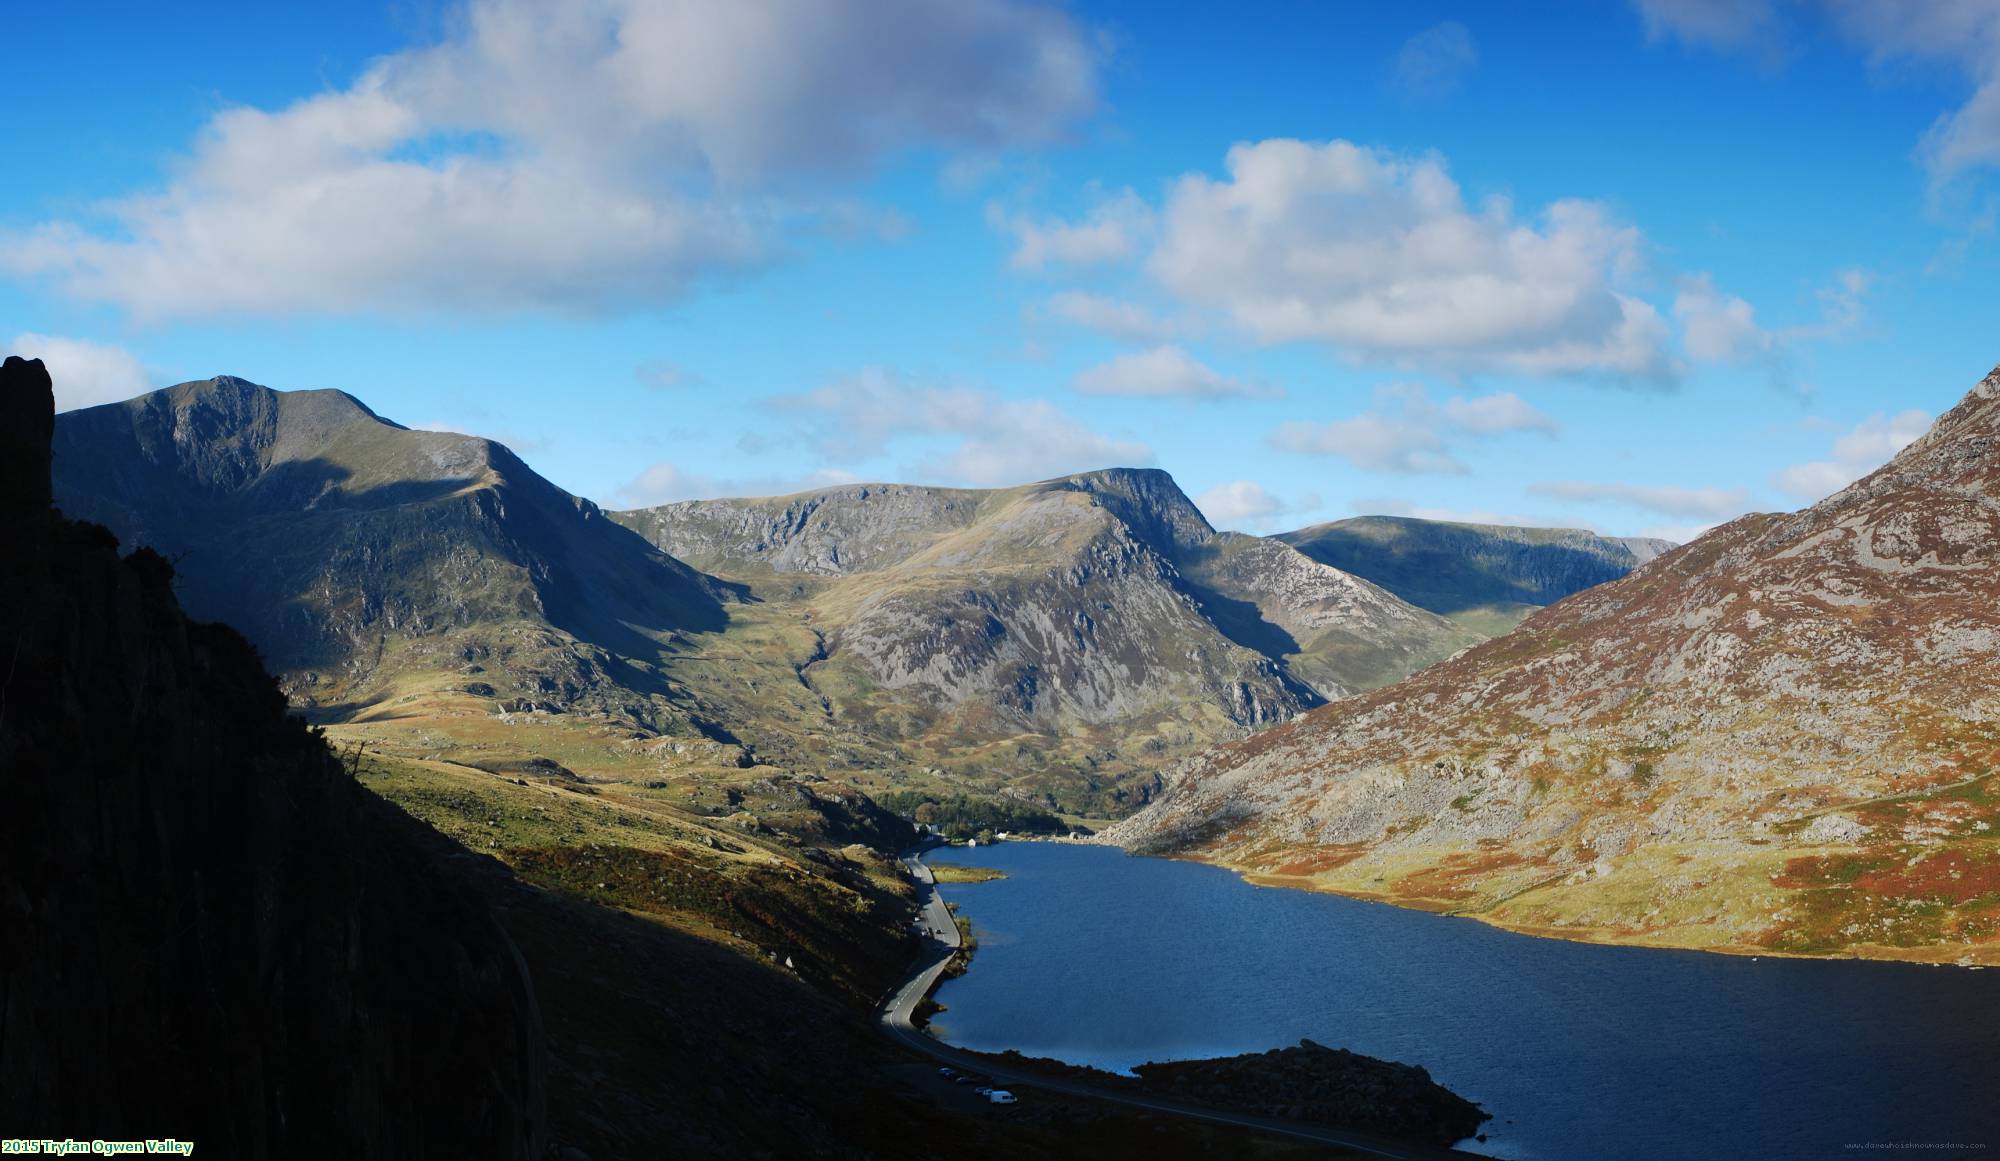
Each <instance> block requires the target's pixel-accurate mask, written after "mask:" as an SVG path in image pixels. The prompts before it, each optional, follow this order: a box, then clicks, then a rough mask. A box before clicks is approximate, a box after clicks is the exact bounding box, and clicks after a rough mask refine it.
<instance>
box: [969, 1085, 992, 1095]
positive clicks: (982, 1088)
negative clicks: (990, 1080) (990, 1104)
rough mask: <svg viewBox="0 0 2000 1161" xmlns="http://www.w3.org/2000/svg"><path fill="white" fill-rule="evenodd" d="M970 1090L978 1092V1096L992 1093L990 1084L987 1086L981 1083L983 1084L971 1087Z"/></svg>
mask: <svg viewBox="0 0 2000 1161" xmlns="http://www.w3.org/2000/svg"><path fill="white" fill-rule="evenodd" d="M972 1091H973V1092H976V1093H978V1094H979V1095H980V1096H992V1095H993V1089H992V1088H991V1087H990V1086H988V1085H983V1084H982V1085H980V1086H979V1087H978V1088H975V1089H973V1090H972Z"/></svg>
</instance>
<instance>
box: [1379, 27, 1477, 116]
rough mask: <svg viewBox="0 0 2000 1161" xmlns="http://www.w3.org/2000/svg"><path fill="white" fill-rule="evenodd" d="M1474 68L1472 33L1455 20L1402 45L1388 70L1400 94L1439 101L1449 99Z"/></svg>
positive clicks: (1417, 35) (1475, 51)
mask: <svg viewBox="0 0 2000 1161" xmlns="http://www.w3.org/2000/svg"><path fill="white" fill-rule="evenodd" d="M1478 64H1479V48H1478V46H1477V45H1475V44H1474V43H1473V40H1472V33H1471V32H1470V31H1469V30H1467V28H1466V27H1465V25H1463V24H1460V23H1459V22H1457V21H1456V20H1447V21H1445V22H1444V23H1442V24H1434V25H1432V26H1431V27H1429V28H1426V29H1424V30H1423V31H1422V32H1419V33H1417V34H1416V35H1415V36H1412V37H1411V38H1410V39H1408V40H1406V41H1404V42H1403V47H1402V48H1401V49H1399V50H1398V51H1397V53H1396V58H1395V60H1394V62H1392V66H1391V68H1392V73H1393V75H1394V77H1395V79H1396V85H1397V87H1398V88H1400V89H1402V90H1403V92H1405V93H1407V94H1409V95H1410V96H1412V97H1420V98H1425V99H1430V100H1439V99H1442V98H1444V97H1448V96H1450V95H1451V93H1452V90H1454V89H1456V88H1458V86H1459V83H1460V82H1461V81H1463V80H1464V79H1465V75H1466V74H1467V73H1469V72H1471V71H1472V70H1473V68H1474V66H1476V65H1478Z"/></svg>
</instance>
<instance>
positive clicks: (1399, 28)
mask: <svg viewBox="0 0 2000 1161" xmlns="http://www.w3.org/2000/svg"><path fill="white" fill-rule="evenodd" d="M15 41H16V44H17V46H18V51H17V53H16V55H15V64H14V67H16V68H17V69H25V70H26V72H25V75H21V74H19V73H17V79H16V85H15V91H16V92H17V93H26V94H32V99H31V100H29V101H20V102H16V103H14V105H13V107H12V108H10V110H9V111H8V112H7V113H6V114H5V115H4V116H5V120H4V121H0V135H4V140H5V144H6V146H7V155H8V156H9V157H10V159H12V162H13V164H12V165H11V166H10V172H9V180H8V181H7V182H6V183H4V185H0V342H5V343H8V344H9V345H10V349H15V350H21V351H24V352H26V353H31V354H41V355H43V356H44V357H46V358H47V359H48V360H49V362H50V363H51V366H52V369H53V370H54V371H55V373H56V375H57V378H58V381H59V392H60V393H61V394H62V396H63V399H62V402H64V403H66V404H69V405H82V404H87V403H94V402H102V401H105V400H108V399H114V398H123V397H125V396H127V395H130V394H133V393H136V392H138V391H142V390H145V389H148V388H150V387H156V386H161V385H165V384H168V383H172V382H176V381H180V380H183V379H189V378H200V377H206V376H209V375H212V374H217V373H224V372H226V373H232V374H237V375H242V376H244V377H246V378H250V379H253V380H256V381H258V382H262V383H266V384H269V385H271V386H274V387H280V388H304V387H338V388H341V389H344V390H347V391H349V392H351V393H353V394H355V395H357V396H358V397H360V398H361V399H363V400H364V401H366V402H367V403H369V404H370V405H371V406H373V407H374V408H375V409H376V410H377V411H379V412H381V413H382V414H384V415H387V416H389V417H391V418H394V419H396V420H398V421H400V422H403V423H406V424H409V425H412V426H426V427H448V428H452V429H457V430H464V431H471V432H476V433H479V434H483V435H490V436H492V437H494V438H497V439H500V440H502V441H503V442H506V443H508V444H510V445H511V446H513V447H515V448H516V449H517V450H518V451H520V452H521V453H522V454H523V455H524V456H525V457H526V458H527V459H528V460H529V462H531V463H532V464H534V465H535V466H536V467H537V468H539V469H540V470H541V471H543V472H544V473H545V474H547V475H549V476H550V477H551V478H552V479H554V480H555V481H556V482H558V483H559V484H561V485H563V486H564V487H567V488H569V489H571V490H572V491H576V492H579V493H581V494H584V495H587V496H590V497H592V498H594V499H597V500H599V501H601V502H604V503H607V504H612V505H620V506H622V505H628V504H637V503H644V502H658V501H663V500H669V499H679V498H687V497H691V496H707V495H726V494H743V493H768V492H774V491H786V490H794V489H799V488H805V487H810V486H816V485H819V484H822V483H827V482H832V481H837V480H849V479H871V480H874V479H896V480H920V481H928V482H939V483H956V484H967V485H975V486H984V485H994V484H1004V483H1014V482H1022V481H1026V480H1030V479H1036V478H1042V477H1046V476H1049V475H1054V474H1059V473H1062V472H1067V471H1074V470H1082V469H1087V468H1092V467H1102V466H1109V465H1112V464H1121V463H1122V464H1150V465H1155V466H1159V467H1163V468H1166V469H1168V470H1169V471H1171V472H1173V473H1174V475H1175V476H1176V478H1177V479H1179V481H1180V482H1181V484H1182V486H1183V487H1184V488H1186V489H1187V490H1188V492H1189V493H1190V494H1193V495H1196V496H1197V497H1198V499H1199V501H1200V502H1201V503H1202V505H1203V507H1204V508H1205V509H1206V510H1207V511H1208V512H1209V514H1210V516H1211V518H1213V519H1215V520H1216V521H1217V522H1218V523H1221V524H1225V525H1229V526H1235V527H1242V528H1246V529H1249V530H1253V531H1274V530H1278V529H1281V528H1287V527H1294V526H1298V525H1301V524H1304V523H1309V522H1312V521H1316V520H1323V519H1332V518H1337V517H1340V516H1345V515H1351V514H1355V513H1360V512H1403V513H1415V514H1424V515H1439V516H1446V517H1454V518H1471V519H1500V520H1509V521H1522V522H1534V523H1553V524H1570V525H1582V526H1589V527H1594V528H1599V529H1602V530H1605V531H1608V532H1616V533H1626V534H1632V533H1654V534H1661V535H1668V536H1672V537H1675V538H1683V537H1686V536H1690V535H1692V534H1694V533H1695V532H1696V531H1697V530H1699V529H1700V528H1702V527H1705V526H1707V525H1710V524H1713V523H1715V522H1717V521H1719V520H1722V519H1726V518H1728V517H1730V516H1733V515H1735V514H1737V513H1739V512H1742V511H1747V510H1754V509H1774V508H1789V507H1796V506H1798V505H1800V504H1802V503H1805V502H1809V501H1810V500H1812V499H1815V498H1817V497H1818V496H1819V495H1823V494H1825V492H1827V491H1829V490H1831V489H1833V488H1835V487H1838V486H1840V485H1841V484H1843V483H1845V482H1846V481H1847V480H1849V479H1852V478H1854V477H1855V476H1857V475H1859V474H1861V473H1862V472H1865V471H1867V470H1869V469H1871V468H1872V467H1874V466H1875V465H1876V464H1878V463H1880V462H1881V461H1882V460H1883V459H1884V458H1886V456H1888V455H1889V454H1891V453H1892V452H1893V451H1894V449H1895V448H1896V447H1897V446H1900V444H1901V443H1902V442H1906V441H1907V440H1908V439H1910V438H1912V437H1913V436H1914V435H1916V434H1918V433H1919V432H1921V431H1922V429H1923V427H1924V425H1925V424H1926V423H1927V422H1928V419H1929V418H1930V417H1931V416H1933V415H1935V414H1936V413H1937V412H1939V411H1941V410H1943V409H1944V408H1946V407H1948V406H1950V405H1951V404H1952V403H1954V402H1955V401H1956V400H1957V399H1958V398H1959V397H1960V396H1961V395H1962V394H1963V393H1964V392H1965V391H1966V390H1967V389H1968V388H1969V387H1970V386H1971V385H1972V384H1973V383H1974V382H1976V381H1977V380H1978V379H1979V378H1980V377H1981V376H1982V375H1984V374H1985V373H1986V372H1987V371H1988V370H1989V369H1991V368H1992V367H1993V365H1994V363H1995V362H1996V361H2000V330H1996V328H1995V326H1994V324H1995V322H1996V318H1995V309H1994V308H1995V305H1996V295H1995V293H1994V292H1993V290H1992V289H1991V288H1992V287H1993V285H1994V275H1995V273H1996V266H2000V242H1996V240H1995V239H1994V238H1993V236H1992V234H1993V224H1994V208H1993V207H1994V200H1993V199H1994V190H1995V185H1994V182H1995V175H1994V173H1993V168H1994V167H1995V165H1996V164H2000V5H1995V4H1993V3H1991V2H1989V0H1909V2H1907V3H1903V2H1891V0H1729V2H1723V0H1602V2H1599V3H1585V2H1581V0H1578V2H1574V3H1539V4H1526V3H1521V4H1511V3H1495V2H1483V3H1461V4H1443V3H1437V4H1405V5H1374V4H1358V3H1357V4H1330V3H1329V4H1297V5H1281V4H1269V5H1229V6H1215V7H1213V8H1211V9H1207V10H1204V11H1184V10H1182V6H1178V5H1174V6H1169V5H1154V4H1110V3H1106V4H1093V3H1075V4H1069V5H1062V4H1055V3H1046V2H1041V0H963V2H957V3H935V2H931V0H758V2H755V3H750V2H744V3H736V4H731V5H727V6H723V5H703V4H672V3H657V4H655V3H643V2H639V0H578V2H576V3H570V4H564V5H560V6H556V5H545V4H537V3H531V2H529V0H479V2H477V3H474V4H471V5H470V6H463V5H430V4H422V3H410V2H406V0H397V2H395V3H392V4H388V5H379V6H373V7H371V6H370V5H367V4H339V5H333V4H327V5H309V4H300V5H290V6H277V5H247V4H246V5H240V6H238V5H221V4H218V5H212V6H209V7H207V8H205V9H203V10H200V11H187V10H180V11H175V12H173V13H172V14H171V15H168V14H165V13H163V12H162V11H161V10H160V9H159V7H158V6H145V7H142V6H136V5H135V6H132V7H130V8H123V7H116V6H109V7H107V6H95V5H75V6H45V7H44V8H43V9H42V10H39V11H36V12H32V13H30V14H29V15H28V16H27V17H26V24H25V31H24V34H23V32H22V31H21V30H17V34H16V37H15Z"/></svg>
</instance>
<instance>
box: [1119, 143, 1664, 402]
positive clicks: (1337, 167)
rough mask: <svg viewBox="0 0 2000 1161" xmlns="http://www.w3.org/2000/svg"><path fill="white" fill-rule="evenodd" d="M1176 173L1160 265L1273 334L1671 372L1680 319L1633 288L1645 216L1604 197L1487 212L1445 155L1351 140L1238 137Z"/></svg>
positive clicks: (1497, 364) (1460, 365)
mask: <svg viewBox="0 0 2000 1161" xmlns="http://www.w3.org/2000/svg"><path fill="white" fill-rule="evenodd" d="M1224 168H1225V170H1226V176H1225V177H1224V178H1222V179H1220V180H1218V179H1215V178H1211V177H1209V176H1207V175H1204V174H1189V175H1186V176H1184V177H1182V178H1180V179H1179V180H1178V181H1177V182H1175V183H1174V185H1173V186H1172V188H1171V190H1170V192H1169V194H1168V196H1167V199H1166V203H1165V206H1164V209H1163V210H1162V212H1161V221H1160V227H1159V228H1160V235H1161V237H1160V242H1159V244H1158V246H1157V247H1156V248H1155V250H1154V251H1153V253H1152V256H1151V259H1150V262H1149V267H1150V269H1151V271H1152V273H1153V274H1154V276H1155V277H1157V278H1158V279H1159V280H1160V282H1161V283H1163V284H1164V285H1165V286H1166V287H1168V288H1169V289H1170V290H1172V291H1174V292H1175V293H1176V294H1178V295H1179V296H1181V297H1182V298H1183V299H1185V300H1187V301H1188V302H1191V303H1195V304H1198V305H1202V306H1207V307H1212V308H1215V309H1217V310H1220V311H1222V312H1223V313H1224V314H1225V315H1226V316H1227V317H1228V318H1230V319H1231V320H1233V321H1234V322H1235V323H1236V324H1237V325H1238V326H1239V327H1241V328H1242V329H1243V330H1245V331H1246V332H1248V333H1249V334H1250V335H1251V336H1252V337H1254V338H1256V339H1258V340H1261V341H1263V342H1268V343H1278V342H1289V341H1297V340H1312V341H1319V342H1325V343H1328V344H1331V345H1333V346H1335V347H1338V348H1340V349H1342V350H1345V351H1347V352H1350V353H1352V354H1355V355H1358V356H1361V357H1364V358H1370V359H1377V360H1386V361H1390V362H1395V363H1400V364H1406V365H1411V366H1424V367H1434V368H1440V369H1448V370H1486V371H1498V372H1511V373H1519V374H1528V375H1586V376H1599V377H1607V378H1616V379H1623V380H1645V381H1652V382H1666V381H1670V380H1671V379H1673V378H1674V377H1675V375H1676V373H1677V368H1676V365H1675V362H1674V360H1673V358H1672V357H1671V355H1670V354H1669V352H1668V348H1667V340H1668V337H1669V336H1668V327H1667V325H1666V322H1665V321H1664V320H1663V319H1662V318H1661V317H1660V314H1659V312H1658V311H1657V310H1656V309H1655V308H1654V307H1653V306H1652V305H1651V304H1649V303H1647V302H1644V301H1642V300H1641V299H1638V298H1636V297H1633V296H1632V295H1631V294H1628V293H1626V292H1625V291H1624V290H1623V289H1621V287H1622V286H1623V284H1624V283H1625V282H1627V281H1628V280H1630V279H1631V278H1633V277H1635V276H1636V275H1637V274H1638V273H1639V272H1640V271H1641V270H1642V268H1643V266H1644V248H1645V247H1644V243H1643V240H1642V239H1641V237H1640V235H1639V232H1638V230H1636V229H1635V228H1633V227H1631V226H1627V225H1623V224H1620V223H1619V222H1617V221H1616V220H1614V219H1613V218H1612V216H1611V214H1610V212H1609V211H1608V210H1606V209H1605V208H1604V207H1603V206H1601V205H1598V204H1596V203H1594V202H1589V201H1580V200H1564V201H1558V202H1555V203H1554V204H1552V205H1550V206H1549V207H1547V208H1546V209H1545V210H1543V211H1542V212H1541V213H1540V214H1539V215H1538V216H1537V217H1536V218H1535V219H1534V220H1532V221H1523V220H1519V219H1517V218H1516V216H1515V214H1514V212H1513V208H1512V206H1511V205H1510V204H1509V203H1508V202H1507V201H1505V200H1504V199H1492V200H1489V201H1487V202H1486V203H1484V204H1483V205H1482V206H1480V207H1478V208H1476V209H1474V208H1469V207H1468V206H1467V205H1466V204H1465V200H1464V197H1463V196H1462V194H1461V193H1460V190H1459V187H1458V185H1457V183H1455V182H1454V181H1453V180H1452V179H1451V177H1450V175H1449V174H1448V173H1447V171H1446V169H1445V164H1444V162H1443V160H1442V159H1440V158H1438V157H1436V156H1434V155H1427V156H1416V157H1409V156H1401V155H1396V154H1392V153H1389V152H1386V151H1382V150H1377V149H1368V148H1364V147H1361V146H1358V145H1354V144H1352V143H1350V142H1346V141H1327V142H1318V143H1315V142H1308V141H1297V140H1290V139H1273V140H1266V141H1260V142H1255V143H1250V144H1239V145H1236V146H1234V147H1233V148H1231V149H1230V150H1229V153H1228V156H1227V158H1226V160H1225V163H1224Z"/></svg>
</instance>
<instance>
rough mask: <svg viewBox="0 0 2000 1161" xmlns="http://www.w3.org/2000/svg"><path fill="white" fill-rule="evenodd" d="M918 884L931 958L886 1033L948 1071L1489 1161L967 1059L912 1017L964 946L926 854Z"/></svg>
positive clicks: (1222, 1120)
mask: <svg viewBox="0 0 2000 1161" xmlns="http://www.w3.org/2000/svg"><path fill="white" fill-rule="evenodd" d="M903 865H904V866H905V867H907V868H908V869H909V871H910V874H911V876H912V877H913V878H915V879H916V880H917V882H919V883H920V884H922V885H923V886H924V888H925V892H924V905H923V910H922V912H921V916H922V919H923V924H924V929H925V932H926V934H927V935H928V936H929V938H930V944H931V946H930V949H929V953H928V954H926V955H925V956H924V957H923V959H922V960H921V961H919V966H918V968H917V970H916V972H915V974H913V975H911V976H910V978H909V979H907V980H905V981H904V982H903V985H902V986H901V987H899V988H897V989H896V990H895V992H894V993H892V994H891V995H890V996H889V998H888V999H887V1000H886V1001H884V1002H883V1005H882V1030H883V1031H884V1032H885V1033H887V1034H888V1035H889V1036H890V1037H891V1038H892V1039H894V1040H896V1041H898V1042H899V1043H901V1044H904V1045H906V1046H907V1047H910V1048H913V1049H915V1050H916V1051H918V1052H921V1053H923V1054H924V1055H926V1056H929V1057H932V1058H934V1059H937V1060H942V1061H944V1062H945V1063H946V1064H950V1065H953V1066H955V1067H958V1068H961V1069H964V1070H966V1071H968V1072H976V1073H979V1074H980V1075H982V1076H990V1077H992V1078H993V1079H994V1080H996V1081H1005V1082H1007V1083H1008V1084H1010V1085H1018V1086H1020V1087H1022V1088H1037V1089H1042V1090H1044V1091H1047V1092H1059V1093H1063V1094H1065V1095H1068V1096H1077V1097H1086V1098H1089V1099H1093V1100H1105V1101H1112V1102H1114V1103H1116V1104H1121V1105H1130V1106H1131V1107H1133V1108H1140V1109H1145V1110H1147V1111H1149V1112H1155V1113H1166V1114H1168V1115H1170V1116H1177V1117H1189V1118H1192V1119H1194V1120H1198V1121H1211V1122H1213V1123H1215V1124H1219V1125H1234V1126H1237V1127H1238V1128H1244V1129H1253V1130H1255V1131H1257V1132H1260V1133H1270V1134H1272V1135H1274V1136H1280V1137H1290V1138H1293V1139H1295V1140H1303V1141H1313V1142H1316V1143H1318V1144H1322V1145H1335V1146H1339V1147H1340V1148H1343V1149H1349V1150H1352V1151H1354V1152H1356V1153H1362V1154H1366V1155H1368V1156H1371V1157H1393V1158H1400V1159H1404V1161H1433V1159H1440V1161H1441V1159H1444V1158H1458V1159H1460V1161H1465V1159H1475V1161H1488V1159H1486V1158H1485V1157H1484V1156H1483V1155H1482V1154H1478V1153H1466V1152H1462V1151H1460V1150H1457V1149H1442V1148H1438V1147H1436V1146H1432V1145H1424V1144H1420V1143H1415V1142H1410V1141H1399V1140H1396V1139H1394V1138H1392V1137H1379V1136H1376V1135H1374V1134H1372V1133H1361V1132H1354V1131H1350V1130H1345V1129H1328V1128H1322V1127H1320V1126H1318V1125H1302V1124H1298V1123H1296V1122H1292V1121H1279V1120H1273V1119H1271V1118H1268V1117H1255V1116H1248V1115H1244V1114H1238V1113H1225V1112H1218V1111H1216V1110H1214V1109H1205V1108H1199V1107H1196V1106H1193V1105H1183V1104H1176V1103H1174V1102H1172V1101H1165V1100H1157V1099H1155V1098H1153V1097H1150V1096H1141V1095H1139V1094H1136V1093H1127V1092H1120V1091H1117V1090H1115V1089H1107V1088H1098V1087H1095V1086H1093V1085H1088V1084H1079V1083H1077V1082H1075V1081H1070V1080H1063V1079H1058V1078H1056V1077H1051V1076H1045V1075H1042V1074H1039V1073H1034V1072H1023V1071H1018V1070H1015V1069H1009V1068H1001V1067H996V1066H995V1065H994V1062H993V1061H992V1060H991V1059H989V1058H987V1057H984V1056H980V1055H977V1054H974V1053H970V1052H964V1051H961V1050H959V1049H956V1048H953V1047H951V1046H950V1045H948V1044H945V1043H944V1042H942V1041H940V1040H938V1039H937V1038H936V1037H933V1036H930V1035H928V1034H926V1033H924V1032H923V1031H922V1030H920V1029H918V1028H917V1026H916V1024H915V1022H914V1019H913V1017H914V1016H915V1013H916V1008H917V1005H918V1004H919V1003H921V1002H922V1001H923V999H924V997H926V996H928V995H930V994H931V989H932V988H934V987H936V986H937V982H938V977H939V976H940V975H942V974H943V973H944V968H945V964H946V963H948V962H950V960H951V954H952V952H954V951H957V950H958V947H959V944H960V939H959V934H958V923H957V922H956V921H955V920H954V919H953V918H952V914H951V910H950V909H949V908H947V907H946V906H945V905H944V899H943V897H942V896H940V895H939V894H938V889H937V877H936V876H935V875H933V874H932V873H931V869H930V868H929V867H928V866H925V865H924V862H923V859H922V852H918V853H917V854H915V855H906V856H904V857H903Z"/></svg>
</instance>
